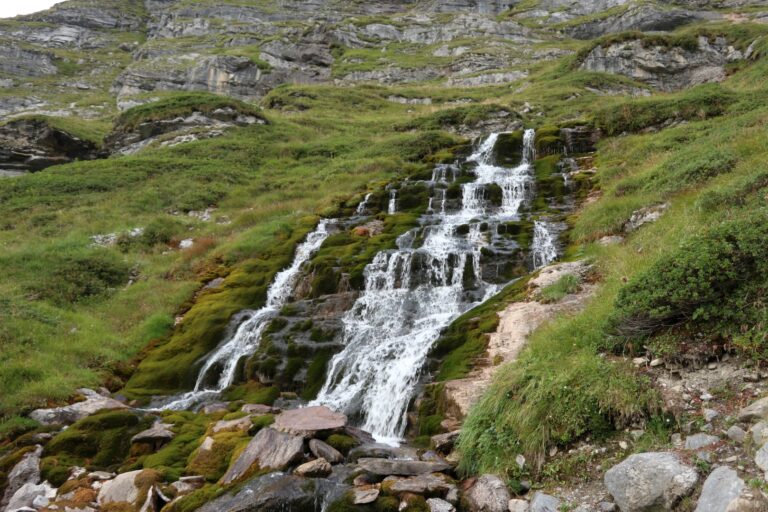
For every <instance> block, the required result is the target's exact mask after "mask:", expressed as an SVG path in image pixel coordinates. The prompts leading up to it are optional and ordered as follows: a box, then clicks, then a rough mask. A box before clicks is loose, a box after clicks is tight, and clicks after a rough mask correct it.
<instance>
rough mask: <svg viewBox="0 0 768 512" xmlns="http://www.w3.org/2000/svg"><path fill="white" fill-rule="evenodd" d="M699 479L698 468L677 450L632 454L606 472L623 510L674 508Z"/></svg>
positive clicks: (643, 510)
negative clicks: (683, 460) (676, 452)
mask: <svg viewBox="0 0 768 512" xmlns="http://www.w3.org/2000/svg"><path fill="white" fill-rule="evenodd" d="M698 480H699V476H698V473H697V472H696V470H695V469H694V468H692V467H691V466H688V465H687V464H684V463H683V462H682V461H681V460H680V458H679V457H678V456H677V455H675V454H673V453H666V452H652V453H639V454H635V455H631V456H630V457H628V458H627V459H625V460H624V461H623V462H621V463H620V464H617V465H615V466H613V467H612V468H611V469H609V470H608V472H606V474H605V478H604V481H605V486H606V487H607V488H608V492H610V493H611V496H613V498H614V500H615V501H616V504H617V505H618V506H619V508H621V510H622V512H645V511H650V510H654V509H659V508H663V509H671V508H672V507H673V506H674V505H675V504H676V503H677V502H678V501H679V500H680V499H682V498H683V497H685V496H688V495H689V494H690V493H691V492H693V489H694V488H695V487H696V484H697V482H698Z"/></svg>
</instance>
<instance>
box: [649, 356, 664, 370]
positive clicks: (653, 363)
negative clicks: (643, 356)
mask: <svg viewBox="0 0 768 512" xmlns="http://www.w3.org/2000/svg"><path fill="white" fill-rule="evenodd" d="M663 364H664V360H663V359H660V358H656V359H654V360H653V361H651V368H656V367H657V366H661V365H663Z"/></svg>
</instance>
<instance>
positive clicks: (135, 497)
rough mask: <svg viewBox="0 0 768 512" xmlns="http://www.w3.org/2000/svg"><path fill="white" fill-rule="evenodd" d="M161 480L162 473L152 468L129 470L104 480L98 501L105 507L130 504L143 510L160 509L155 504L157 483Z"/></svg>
mask: <svg viewBox="0 0 768 512" xmlns="http://www.w3.org/2000/svg"><path fill="white" fill-rule="evenodd" d="M160 480H161V476H160V473H158V472H157V471H154V470H151V469H144V470H137V471H129V472H128V473H122V474H120V475H117V477H115V478H114V479H113V480H108V481H106V482H104V484H103V485H102V486H101V489H100V490H99V496H98V502H99V505H100V506H101V507H102V508H104V507H107V506H109V505H112V506H116V505H117V504H119V505H125V504H128V505H130V506H131V507H134V508H135V509H139V508H141V510H142V511H145V510H146V511H154V510H159V508H158V507H156V506H155V503H154V502H155V498H156V494H155V493H156V491H155V484H156V483H158V482H159V481H160Z"/></svg>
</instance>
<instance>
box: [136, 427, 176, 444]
mask: <svg viewBox="0 0 768 512" xmlns="http://www.w3.org/2000/svg"><path fill="white" fill-rule="evenodd" d="M172 426H173V425H169V424H167V423H161V422H157V423H155V424H154V425H153V426H152V428H149V429H147V430H145V431H143V432H139V433H138V434H136V435H135V436H133V437H132V438H131V443H157V442H159V443H167V442H170V441H171V440H172V439H173V438H174V437H175V436H176V434H174V433H173V431H172V430H171V427H172Z"/></svg>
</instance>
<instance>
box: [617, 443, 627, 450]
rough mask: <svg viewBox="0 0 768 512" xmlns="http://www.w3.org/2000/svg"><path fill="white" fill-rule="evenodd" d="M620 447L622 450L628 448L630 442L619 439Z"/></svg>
mask: <svg viewBox="0 0 768 512" xmlns="http://www.w3.org/2000/svg"><path fill="white" fill-rule="evenodd" d="M619 448H621V449H622V450H628V449H629V444H628V443H627V442H626V441H619Z"/></svg>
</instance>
